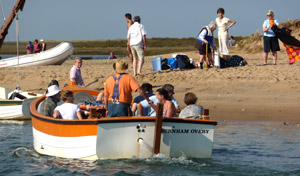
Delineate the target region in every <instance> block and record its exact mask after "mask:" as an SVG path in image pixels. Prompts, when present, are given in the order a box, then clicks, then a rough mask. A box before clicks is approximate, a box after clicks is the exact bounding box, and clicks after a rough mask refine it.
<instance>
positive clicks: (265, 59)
mask: <svg viewBox="0 0 300 176" xmlns="http://www.w3.org/2000/svg"><path fill="white" fill-rule="evenodd" d="M267 63H268V53H267V52H264V64H265V65H267Z"/></svg>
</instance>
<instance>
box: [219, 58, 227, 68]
mask: <svg viewBox="0 0 300 176" xmlns="http://www.w3.org/2000/svg"><path fill="white" fill-rule="evenodd" d="M226 67H228V62H227V60H225V59H223V58H220V68H226Z"/></svg>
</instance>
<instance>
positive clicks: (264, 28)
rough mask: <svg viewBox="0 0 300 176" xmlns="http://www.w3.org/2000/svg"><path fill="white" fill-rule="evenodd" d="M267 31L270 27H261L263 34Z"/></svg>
mask: <svg viewBox="0 0 300 176" xmlns="http://www.w3.org/2000/svg"><path fill="white" fill-rule="evenodd" d="M269 29H271V26H269V27H266V26H263V32H267V31H268V30H269Z"/></svg>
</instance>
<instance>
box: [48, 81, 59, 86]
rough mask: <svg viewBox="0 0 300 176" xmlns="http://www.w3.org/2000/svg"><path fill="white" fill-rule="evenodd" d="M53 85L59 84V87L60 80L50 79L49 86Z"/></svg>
mask: <svg viewBox="0 0 300 176" xmlns="http://www.w3.org/2000/svg"><path fill="white" fill-rule="evenodd" d="M52 85H57V86H58V87H59V84H58V81H57V80H55V79H53V80H51V81H50V83H49V84H48V87H50V86H52Z"/></svg>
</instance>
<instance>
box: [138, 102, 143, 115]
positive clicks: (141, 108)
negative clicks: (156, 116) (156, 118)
mask: <svg viewBox="0 0 300 176" xmlns="http://www.w3.org/2000/svg"><path fill="white" fill-rule="evenodd" d="M137 109H138V114H139V116H140V117H142V116H143V106H142V104H141V103H139V104H137Z"/></svg>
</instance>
